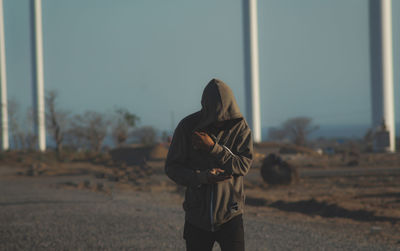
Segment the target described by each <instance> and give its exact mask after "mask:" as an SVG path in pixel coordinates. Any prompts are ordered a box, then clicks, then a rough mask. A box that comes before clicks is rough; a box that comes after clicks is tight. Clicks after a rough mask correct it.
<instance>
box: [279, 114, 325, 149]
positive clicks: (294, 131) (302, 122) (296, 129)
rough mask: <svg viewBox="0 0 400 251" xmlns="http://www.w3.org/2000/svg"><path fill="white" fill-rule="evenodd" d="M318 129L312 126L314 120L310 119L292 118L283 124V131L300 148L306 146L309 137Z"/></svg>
mask: <svg viewBox="0 0 400 251" xmlns="http://www.w3.org/2000/svg"><path fill="white" fill-rule="evenodd" d="M318 128H319V127H318V126H315V125H313V124H312V119H311V118H308V117H296V118H291V119H288V120H287V121H286V122H284V123H283V124H282V130H283V131H285V133H286V135H287V137H289V138H290V139H291V140H292V142H293V143H294V144H296V145H299V146H303V145H305V144H306V142H307V137H308V136H309V135H310V134H311V133H312V132H314V131H316V130H318Z"/></svg>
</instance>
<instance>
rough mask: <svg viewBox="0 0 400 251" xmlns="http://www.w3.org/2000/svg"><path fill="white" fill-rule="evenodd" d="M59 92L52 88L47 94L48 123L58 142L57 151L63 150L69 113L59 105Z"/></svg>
mask: <svg viewBox="0 0 400 251" xmlns="http://www.w3.org/2000/svg"><path fill="white" fill-rule="evenodd" d="M57 99H58V94H57V92H56V91H54V90H51V91H49V92H47V94H46V108H47V109H46V125H47V129H48V130H49V132H50V134H51V136H52V137H53V139H54V141H55V143H56V150H57V153H59V154H60V153H61V152H62V147H63V140H64V134H65V131H66V130H67V122H68V115H69V113H68V112H67V111H63V110H61V109H59V108H58V107H57Z"/></svg>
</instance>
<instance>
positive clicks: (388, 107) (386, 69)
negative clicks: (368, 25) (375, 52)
mask: <svg viewBox="0 0 400 251" xmlns="http://www.w3.org/2000/svg"><path fill="white" fill-rule="evenodd" d="M381 20H382V21H381V25H382V28H381V31H382V84H383V90H382V92H383V116H384V118H385V122H386V126H387V130H388V131H389V138H390V147H389V151H390V152H394V151H395V150H396V149H395V147H396V142H395V139H396V138H395V131H396V129H395V119H394V91H393V45H392V0H381Z"/></svg>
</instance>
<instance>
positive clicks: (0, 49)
mask: <svg viewBox="0 0 400 251" xmlns="http://www.w3.org/2000/svg"><path fill="white" fill-rule="evenodd" d="M0 82H1V149H2V150H8V149H9V139H8V110H7V73H6V48H5V37H4V13H3V0H0Z"/></svg>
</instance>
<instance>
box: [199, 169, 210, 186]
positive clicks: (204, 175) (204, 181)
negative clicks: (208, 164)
mask: <svg viewBox="0 0 400 251" xmlns="http://www.w3.org/2000/svg"><path fill="white" fill-rule="evenodd" d="M196 174H197V179H198V180H199V182H200V184H207V183H208V179H207V171H200V170H197V171H196Z"/></svg>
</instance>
